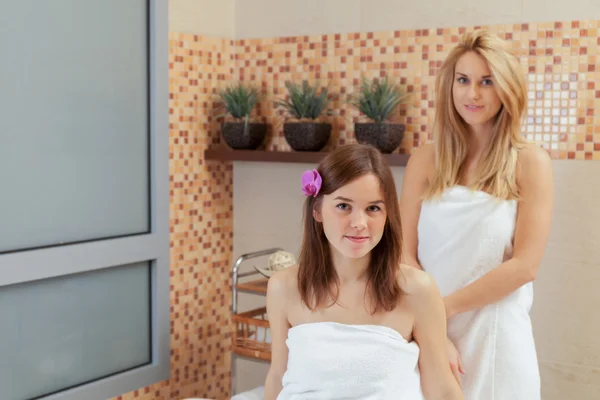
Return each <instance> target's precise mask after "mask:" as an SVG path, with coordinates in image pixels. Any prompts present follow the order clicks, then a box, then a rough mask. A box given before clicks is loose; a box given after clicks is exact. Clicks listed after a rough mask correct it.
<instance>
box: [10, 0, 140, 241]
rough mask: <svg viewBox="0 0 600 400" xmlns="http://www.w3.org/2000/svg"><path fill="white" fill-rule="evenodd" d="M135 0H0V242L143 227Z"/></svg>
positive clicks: (79, 237) (122, 232) (94, 235)
mask: <svg viewBox="0 0 600 400" xmlns="http://www.w3.org/2000/svg"><path fill="white" fill-rule="evenodd" d="M147 29H148V21H147V5H146V1H145V0H127V1H122V0H102V1H97V0H42V1H40V0H18V1H12V0H11V1H5V0H1V1H0V49H2V68H1V73H0V88H1V90H0V115H1V117H0V191H1V192H2V200H1V201H0V221H2V223H1V224H0V252H3V251H8V250H18V249H24V248H32V247H39V246H46V245H55V244H60V243H68V242H75V241H83V240H89V239H97V238H105V237H112V236H120V235H126V234H132V233H141V232H146V231H148V229H149V196H148V190H149V188H148V180H149V179H148V176H149V170H148V163H149V161H148V143H149V138H148V129H149V126H148V95H149V93H148V88H147V84H148V60H147V57H148V50H147Z"/></svg>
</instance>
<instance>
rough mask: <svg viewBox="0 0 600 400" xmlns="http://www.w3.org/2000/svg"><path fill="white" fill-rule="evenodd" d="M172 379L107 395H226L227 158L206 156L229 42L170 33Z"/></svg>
mask: <svg viewBox="0 0 600 400" xmlns="http://www.w3.org/2000/svg"><path fill="white" fill-rule="evenodd" d="M169 39H170V40H169V113H170V117H169V142H170V143H169V156H170V163H169V168H170V230H171V234H170V240H171V252H170V263H171V290H170V292H171V296H170V297H171V379H170V380H169V381H166V382H161V383H158V384H155V385H152V386H150V387H147V388H142V389H139V390H136V391H133V392H131V393H127V394H124V395H122V396H119V397H117V398H115V399H114V400H133V399H136V400H180V399H183V398H186V397H207V398H211V399H218V400H221V399H227V398H229V392H230V369H231V368H230V357H229V351H230V350H229V349H230V344H229V343H230V337H231V333H230V309H231V290H230V285H231V283H230V282H231V279H230V270H231V263H232V260H231V254H232V251H233V248H232V247H233V219H232V208H233V202H232V198H233V197H232V196H233V193H232V190H233V173H232V167H231V165H225V164H221V163H214V162H205V161H204V150H205V149H206V148H207V147H208V146H209V145H211V144H213V143H218V142H219V138H218V136H217V135H218V130H219V126H218V123H217V122H216V121H215V120H214V115H213V103H214V96H215V93H216V90H217V89H218V87H219V85H220V83H221V82H224V81H227V80H230V79H231V75H232V72H233V68H232V66H233V58H232V52H231V49H232V48H231V42H230V41H229V40H224V39H213V38H205V37H201V36H196V35H187V34H177V33H172V34H171V35H170V38H169Z"/></svg>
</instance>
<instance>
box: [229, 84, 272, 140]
mask: <svg viewBox="0 0 600 400" xmlns="http://www.w3.org/2000/svg"><path fill="white" fill-rule="evenodd" d="M219 96H220V98H221V103H222V105H223V106H224V107H225V109H226V112H225V113H224V114H222V115H221V116H223V115H227V114H229V115H230V116H231V118H229V119H227V118H226V119H225V121H224V123H223V125H222V135H223V139H224V140H225V143H227V145H228V146H229V147H231V148H232V149H247V150H255V149H257V148H258V147H259V146H260V145H261V144H262V142H263V141H264V139H265V135H266V133H267V124H265V123H263V122H256V121H254V122H251V121H250V114H251V113H252V110H253V109H254V107H255V106H256V105H257V104H258V103H259V102H260V100H262V98H263V94H261V93H260V92H259V91H258V89H256V88H255V87H253V86H251V85H244V84H243V83H241V82H240V83H237V84H235V85H232V86H230V87H228V88H226V89H225V90H222V91H221V92H220V93H219Z"/></svg>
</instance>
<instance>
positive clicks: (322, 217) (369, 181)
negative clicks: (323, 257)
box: [314, 174, 387, 258]
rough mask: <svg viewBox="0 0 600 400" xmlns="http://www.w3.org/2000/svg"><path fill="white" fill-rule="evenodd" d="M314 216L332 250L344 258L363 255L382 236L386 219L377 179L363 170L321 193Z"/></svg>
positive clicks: (382, 197) (381, 193)
mask: <svg viewBox="0 0 600 400" xmlns="http://www.w3.org/2000/svg"><path fill="white" fill-rule="evenodd" d="M314 218H315V219H316V220H317V221H319V222H321V223H322V224H323V230H324V232H325V236H326V237H327V239H328V241H329V243H330V244H331V247H332V250H333V251H336V252H337V253H339V255H341V256H344V257H347V258H362V257H364V256H366V255H367V254H368V253H369V252H370V251H371V250H373V248H374V247H375V246H377V244H378V243H379V241H380V240H381V238H382V236H383V231H384V229H385V223H386V220H387V212H386V206H385V201H384V195H383V191H382V190H381V186H380V184H379V180H378V179H377V177H376V176H375V175H373V174H366V175H363V176H361V177H359V178H357V179H355V180H354V181H352V182H350V183H348V184H347V185H345V186H342V187H341V188H339V189H338V190H336V191H335V192H333V193H331V194H329V195H324V196H323V200H322V202H321V205H320V210H318V211H315V212H314Z"/></svg>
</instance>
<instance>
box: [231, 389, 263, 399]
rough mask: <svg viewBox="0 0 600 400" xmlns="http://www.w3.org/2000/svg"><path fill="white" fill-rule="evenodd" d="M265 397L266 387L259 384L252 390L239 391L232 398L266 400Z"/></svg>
mask: <svg viewBox="0 0 600 400" xmlns="http://www.w3.org/2000/svg"><path fill="white" fill-rule="evenodd" d="M264 399H265V387H264V386H259V387H257V388H254V389H252V390H248V391H246V392H243V393H238V394H236V395H235V396H233V397H232V398H231V400H264Z"/></svg>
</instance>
